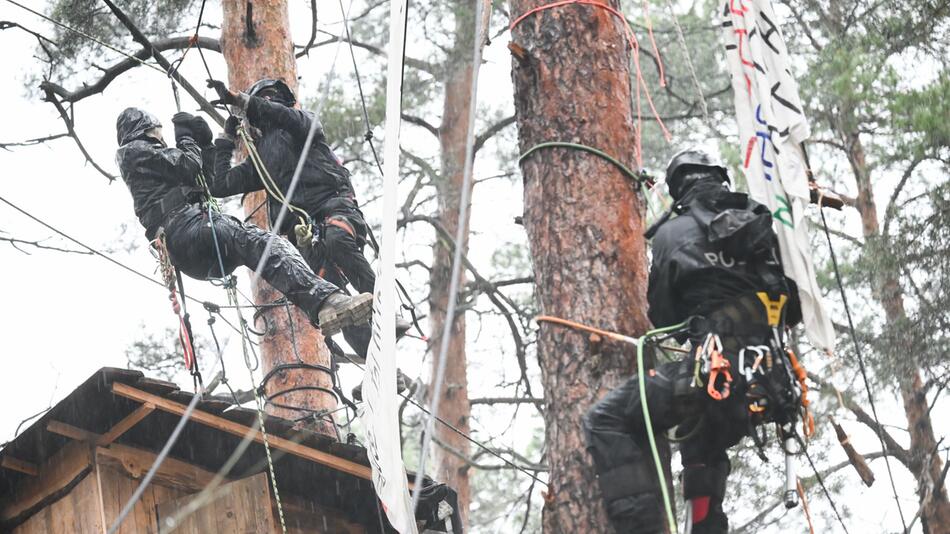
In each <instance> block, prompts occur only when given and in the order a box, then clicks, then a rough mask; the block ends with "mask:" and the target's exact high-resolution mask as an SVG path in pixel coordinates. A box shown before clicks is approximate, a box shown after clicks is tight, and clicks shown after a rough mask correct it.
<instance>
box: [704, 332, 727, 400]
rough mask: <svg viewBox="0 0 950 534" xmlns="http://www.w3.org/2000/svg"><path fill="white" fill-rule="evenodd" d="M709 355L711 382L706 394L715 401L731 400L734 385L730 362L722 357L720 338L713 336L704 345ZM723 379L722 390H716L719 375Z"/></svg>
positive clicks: (707, 386)
mask: <svg viewBox="0 0 950 534" xmlns="http://www.w3.org/2000/svg"><path fill="white" fill-rule="evenodd" d="M703 348H704V349H707V350H708V352H707V354H708V355H709V381H708V383H707V384H706V392H707V393H709V396H710V397H712V398H713V400H717V401H718V400H723V399H727V398H729V392H730V387H731V385H732V372H731V371H730V368H731V367H732V366H731V365H730V364H729V360H728V359H726V358H725V357H724V356H723V355H722V341H720V339H719V336H717V335H711V336H710V339H708V340H707V342H706V343H705V344H704V347H703ZM720 374H721V375H722V377H723V384H722V388H721V390H720V389H717V388H716V379H717V378H718V377H719V375H720Z"/></svg>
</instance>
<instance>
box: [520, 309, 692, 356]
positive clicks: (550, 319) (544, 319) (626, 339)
mask: <svg viewBox="0 0 950 534" xmlns="http://www.w3.org/2000/svg"><path fill="white" fill-rule="evenodd" d="M534 320H535V321H536V322H539V323H552V324H557V325H561V326H566V327H568V328H573V329H575V330H581V331H584V332H589V333H591V334H597V335H598V336H603V337H605V338H607V339H613V340H614V341H620V342H621V343H636V342H637V338H635V337H630V336H625V335H623V334H620V333H618V332H612V331H610V330H603V329H600V328H595V327H593V326H588V325H586V324H583V323H578V322H577V321H571V320H570V319H561V318H560V317H554V316H551V315H539V316H537V317H535V318H534ZM659 347H660V348H661V349H663V350H668V351H670V352H679V353H682V354H688V353H689V351H688V350H686V349H681V348H678V347H669V346H665V345H660V346H659Z"/></svg>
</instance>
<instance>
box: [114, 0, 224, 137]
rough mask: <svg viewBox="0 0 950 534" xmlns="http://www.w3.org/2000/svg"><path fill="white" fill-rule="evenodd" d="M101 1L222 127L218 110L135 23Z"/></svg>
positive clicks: (222, 119)
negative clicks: (173, 65)
mask: <svg viewBox="0 0 950 534" xmlns="http://www.w3.org/2000/svg"><path fill="white" fill-rule="evenodd" d="M102 1H103V2H105V4H106V5H107V6H109V9H110V10H111V11H112V13H113V14H114V15H115V17H116V18H117V19H119V22H121V23H122V25H123V26H125V27H126V29H127V30H129V33H131V34H132V39H134V40H135V41H136V42H137V43H139V44H140V45H142V46H143V47H145V49H146V50H149V51H150V52H151V56H152V57H153V58H155V61H157V62H158V64H159V65H161V66H162V68H163V69H165V72H168V73H169V75H170V76H171V77H172V78H174V79H175V81H176V82H178V84H179V85H181V87H182V89H184V90H185V92H187V93H188V94H189V95H191V98H193V99H194V100H195V102H197V103H198V105H199V106H200V107H201V110H202V111H204V112H205V113H207V114H208V116H209V117H211V118H212V119H214V121H215V122H217V123H218V125H219V126H224V117H222V116H221V114H220V113H218V110H216V109H215V108H214V106H212V105H211V104H210V103H209V102H208V101H207V100H206V99H205V97H203V96H202V95H201V93H200V92H199V91H198V90H197V89H195V87H194V86H193V85H191V83H190V82H189V81H188V80H186V79H185V78H184V77H183V76H182V75H181V74H180V73H179V72H178V71H177V70H176V69H174V67H172V64H171V63H170V62H169V61H168V60H167V59H165V56H163V55H162V54H161V52H160V51H159V50H157V49H156V48H155V46H154V45H153V44H152V43H151V42H150V41H149V39H148V37H146V36H145V34H144V33H142V31H141V30H139V29H138V27H137V26H136V25H135V23H133V22H132V21H131V20H130V19H129V17H128V16H127V15H126V14H125V13H123V12H122V10H121V9H119V8H118V6H116V5H115V4H114V3H113V2H112V0H102Z"/></svg>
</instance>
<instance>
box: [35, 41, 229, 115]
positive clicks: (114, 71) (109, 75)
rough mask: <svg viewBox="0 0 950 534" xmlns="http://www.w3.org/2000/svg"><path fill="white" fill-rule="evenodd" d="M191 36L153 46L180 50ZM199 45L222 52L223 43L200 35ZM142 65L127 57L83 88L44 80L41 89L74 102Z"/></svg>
mask: <svg viewBox="0 0 950 534" xmlns="http://www.w3.org/2000/svg"><path fill="white" fill-rule="evenodd" d="M189 39H190V37H171V38H169V39H160V40H158V41H155V42H154V43H152V46H153V48H154V49H155V50H159V51H165V50H180V49H183V48H187V47H188V42H189ZM198 46H200V47H202V48H204V49H207V50H212V51H215V52H221V44H220V43H219V42H218V40H217V39H211V38H210V37H199V38H198ZM132 55H133V57H135V58H138V59H139V60H141V61H145V60H146V59H148V58H149V57H150V56H151V55H152V54H151V52H150V51H149V49H148V48H143V49H141V50H139V51H138V52H136V53H135V54H132ZM139 65H141V63H140V62H139V61H136V60H134V59H131V58H125V59H123V60H122V61H119V62H117V63H115V64H114V65H112V66H111V67H108V68H105V69H102V72H103V74H102V77H101V78H99V79H98V80H96V82H95V83H92V84H87V83H83V86H82V88H80V89H76V90H74V91H70V90H68V89H66V88H64V87H62V86H60V85H57V84H55V83H53V82H51V81H49V80H47V81H44V82H43V83H41V84H40V89H42V90H44V91H46V90H50V91H52V92H53V93H55V94H56V95H57V96H59V98H60V100H61V101H63V102H69V103H70V104H74V103H76V102H78V101H80V100H82V99H84V98H86V97H89V96H92V95H97V94H99V93H101V92H103V91H105V90H106V87H108V86H109V84H110V83H112V81H113V80H115V79H116V78H118V77H119V76H120V75H121V74H123V73H125V72H127V71H129V70H132V69H133V68H135V67H138V66H139Z"/></svg>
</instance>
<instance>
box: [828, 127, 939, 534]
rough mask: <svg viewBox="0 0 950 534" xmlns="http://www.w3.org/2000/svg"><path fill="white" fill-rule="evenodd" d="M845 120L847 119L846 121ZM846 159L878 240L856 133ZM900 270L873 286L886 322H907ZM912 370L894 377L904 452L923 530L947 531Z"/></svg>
mask: <svg viewBox="0 0 950 534" xmlns="http://www.w3.org/2000/svg"><path fill="white" fill-rule="evenodd" d="M846 123H847V122H846ZM846 146H848V147H851V148H850V154H849V158H850V160H851V167H852V170H853V172H854V176H855V179H856V182H857V186H858V196H857V199H856V202H855V208H856V209H857V210H858V212H859V213H860V214H861V228H862V231H863V234H864V237H865V238H866V239H868V240H872V239H880V238H881V232H880V227H879V223H878V214H877V203H876V202H875V199H874V189H873V187H872V183H871V170H870V168H869V167H868V164H867V158H866V156H865V151H864V145H863V144H862V142H861V139H860V137H859V136H857V135H853V136H851V137H850V138H849V139H848V143H847V144H846ZM898 276H899V273H897V272H887V273H883V275H882V276H881V278H880V279H879V280H878V281H877V283H876V285H875V287H874V288H873V295H874V298H875V299H876V300H877V301H878V303H880V304H881V307H883V308H884V316H885V319H886V321H887V323H888V325H889V326H897V325H900V324H906V323H907V322H908V317H907V313H906V311H905V309H904V291H903V288H902V287H901V284H900V280H899V278H898ZM901 354H905V355H907V357H909V358H913V354H914V352H913V350H910V349H909V348H908V349H907V350H902V351H901ZM908 367H909V368H912V369H913V372H911V373H902V374H901V376H900V377H898V380H899V382H898V384H899V387H900V393H901V400H902V401H903V403H904V416H905V418H906V419H907V429H908V432H909V435H910V447H909V449H908V451H907V455H906V456H907V458H908V459H909V461H908V462H907V463H906V467H907V469H908V470H909V471H910V472H911V474H913V475H914V478H915V479H916V480H917V497H918V499H919V502H920V510H921V511H920V519H921V526H923V529H924V532H925V533H927V534H947V533H950V500H948V498H947V491H946V486H945V484H944V482H943V480H944V478H943V476H942V474H943V463H942V462H941V459H940V453H939V452H938V451H937V445H938V443H937V439H936V437H935V434H934V428H933V421H932V420H931V418H930V406H929V404H928V400H927V394H926V390H925V388H924V384H923V380H922V378H921V375H920V371H919V370H918V368H919V365H918V364H917V362H911V363H910V365H908Z"/></svg>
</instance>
